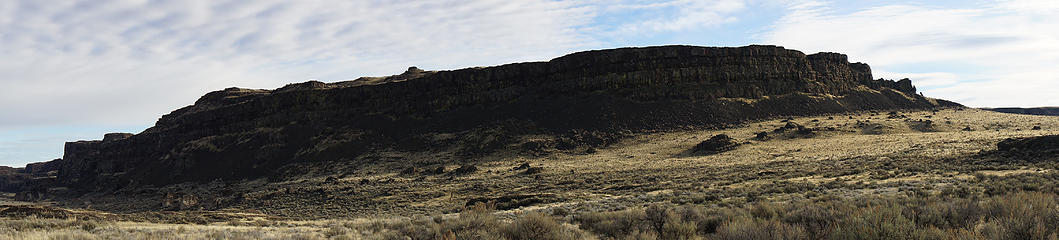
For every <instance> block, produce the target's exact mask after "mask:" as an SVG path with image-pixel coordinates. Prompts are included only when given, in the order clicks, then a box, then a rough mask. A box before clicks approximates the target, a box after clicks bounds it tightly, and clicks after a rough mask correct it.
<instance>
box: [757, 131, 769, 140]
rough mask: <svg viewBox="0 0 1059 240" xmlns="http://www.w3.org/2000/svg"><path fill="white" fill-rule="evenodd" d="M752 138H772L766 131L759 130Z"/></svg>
mask: <svg viewBox="0 0 1059 240" xmlns="http://www.w3.org/2000/svg"><path fill="white" fill-rule="evenodd" d="M754 139H755V140H758V141H768V140H769V139H772V136H769V133H768V132H759V133H757V135H755V136H754Z"/></svg>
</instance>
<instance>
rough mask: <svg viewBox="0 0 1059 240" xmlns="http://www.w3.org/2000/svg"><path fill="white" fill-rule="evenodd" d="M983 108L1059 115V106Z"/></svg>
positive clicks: (1003, 111) (997, 110) (1015, 112)
mask: <svg viewBox="0 0 1059 240" xmlns="http://www.w3.org/2000/svg"><path fill="white" fill-rule="evenodd" d="M983 110H989V111H994V112H1002V113H1014V114H1026V115H1041V116H1059V107H1039V108H983Z"/></svg>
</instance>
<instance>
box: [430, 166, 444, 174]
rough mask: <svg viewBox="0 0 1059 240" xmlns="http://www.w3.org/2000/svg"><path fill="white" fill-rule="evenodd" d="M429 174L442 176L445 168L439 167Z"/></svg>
mask: <svg viewBox="0 0 1059 240" xmlns="http://www.w3.org/2000/svg"><path fill="white" fill-rule="evenodd" d="M430 173H433V174H443V173H445V166H440V167H437V168H434V171H431V172H430Z"/></svg>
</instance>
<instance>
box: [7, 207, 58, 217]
mask: <svg viewBox="0 0 1059 240" xmlns="http://www.w3.org/2000/svg"><path fill="white" fill-rule="evenodd" d="M31 216H35V217H38V218H69V217H70V216H71V214H70V212H69V211H66V210H63V209H58V208H53V207H43V206H32V205H21V206H19V205H15V206H7V208H5V209H3V210H0V217H7V218H27V217H31Z"/></svg>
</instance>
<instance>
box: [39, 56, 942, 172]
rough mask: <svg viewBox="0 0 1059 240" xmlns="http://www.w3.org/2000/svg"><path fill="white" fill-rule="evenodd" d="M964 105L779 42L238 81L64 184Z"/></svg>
mask: <svg viewBox="0 0 1059 240" xmlns="http://www.w3.org/2000/svg"><path fill="white" fill-rule="evenodd" d="M941 105H956V104H954V103H951V102H945V101H938V100H933V99H927V98H924V97H922V96H919V95H917V94H915V89H914V87H912V86H911V82H910V81H907V80H902V81H896V82H895V81H889V80H872V76H871V70H870V67H868V65H866V64H862V63H849V62H848V60H847V59H846V56H845V55H842V54H837V53H820V54H813V55H805V54H803V53H801V52H798V51H794V50H787V49H784V48H782V47H775V46H748V47H738V48H711V47H693V46H665V47H648V48H625V49H613V50H600V51H588V52H580V53H574V54H570V55H567V56H563V57H559V58H556V59H553V60H551V61H548V62H533V63H517V64H508V65H502V66H495V67H486V68H469V69H461V70H453V71H439V72H428V71H422V70H419V69H414V68H413V69H409V71H408V72H406V73H404V74H401V75H396V76H391V77H386V78H362V79H358V80H356V81H351V82H339V83H330V84H329V83H322V82H306V83H300V84H292V85H288V86H286V87H283V88H280V89H276V90H250V89H239V88H229V89H225V90H222V91H217V92H211V93H209V94H206V95H205V96H203V97H202V98H200V99H199V100H198V101H197V102H196V103H195V104H194V105H192V106H188V107H185V108H181V109H178V110H176V111H174V112H172V113H170V114H167V115H165V116H163V117H162V118H161V119H159V120H158V122H157V124H156V125H155V126H154V127H152V128H150V129H147V130H146V131H144V132H143V133H140V134H137V135H132V136H128V135H112V136H108V137H107V139H106V140H104V141H90V142H72V143H67V145H66V152H65V155H64V157H63V161H62V162H61V168H60V170H59V176H58V179H59V181H61V182H62V183H64V184H66V185H70V186H75V187H78V188H80V189H85V190H86V191H92V190H99V189H105V188H120V187H122V186H126V185H128V184H153V185H158V184H169V183H177V182H183V181H211V180H214V179H233V178H256V177H264V176H270V175H274V174H277V172H276V171H277V170H278V169H281V168H282V167H283V166H285V165H287V164H290V163H294V162H306V161H353V159H356V157H357V156H359V155H361V154H364V153H366V152H369V151H373V150H378V149H407V150H415V149H423V148H429V147H432V145H431V144H432V143H431V142H430V141H428V140H424V139H429V135H431V134H438V133H455V134H461V133H465V132H467V131H469V130H472V129H480V128H483V127H486V126H490V125H498V124H516V125H518V126H519V127H518V129H519V130H518V131H515V132H513V133H512V134H530V133H564V132H569V131H571V130H579V131H602V132H613V131H633V132H635V131H647V130H664V129H673V128H682V127H710V126H721V125H723V124H730V123H735V122H739V121H745V120H751V119H759V118H766V117H774V116H782V115H807V114H819V113H831V112H843V111H851V110H867V109H894V108H931V107H937V106H941Z"/></svg>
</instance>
